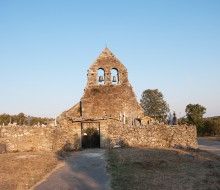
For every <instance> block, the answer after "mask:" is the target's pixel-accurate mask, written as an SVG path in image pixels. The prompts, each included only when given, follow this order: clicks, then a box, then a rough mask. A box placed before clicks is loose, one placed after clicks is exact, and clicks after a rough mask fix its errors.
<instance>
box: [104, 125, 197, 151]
mask: <svg viewBox="0 0 220 190" xmlns="http://www.w3.org/2000/svg"><path fill="white" fill-rule="evenodd" d="M108 137H109V140H110V147H113V146H114V145H117V144H119V145H122V146H123V145H125V146H131V147H141V146H144V147H157V148H169V147H177V146H180V147H185V148H195V149H197V148H198V143H197V131H196V127H195V126H185V125H183V126H181V125H176V126H169V125H148V126H140V127H131V126H128V125H120V126H119V125H109V127H108Z"/></svg>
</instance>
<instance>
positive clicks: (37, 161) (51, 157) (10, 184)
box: [0, 152, 59, 190]
mask: <svg viewBox="0 0 220 190" xmlns="http://www.w3.org/2000/svg"><path fill="white" fill-rule="evenodd" d="M58 163H59V161H58V158H57V156H56V155H55V154H54V153H33V152H28V153H7V154H0V179H1V180H0V189H2V190H3V189H4V190H6V189H7V190H15V189H17V190H26V189H30V188H31V187H32V186H33V185H35V184H36V183H37V182H38V181H40V180H41V179H42V178H43V177H44V176H45V175H46V174H47V173H49V172H50V171H51V170H52V169H53V168H55V167H56V165H57V164H58Z"/></svg>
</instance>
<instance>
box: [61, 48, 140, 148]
mask: <svg viewBox="0 0 220 190" xmlns="http://www.w3.org/2000/svg"><path fill="white" fill-rule="evenodd" d="M87 77H88V82H87V85H86V88H85V90H84V94H83V96H82V98H81V100H80V102H79V103H77V104H76V105H75V106H73V107H72V108H70V109H69V110H68V111H65V112H63V113H62V114H61V116H59V123H60V125H62V126H74V125H76V124H77V125H78V128H79V127H80V129H81V135H80V136H81V138H84V139H86V138H92V137H88V135H89V134H87V132H86V131H88V129H89V128H90V129H91V128H93V129H97V132H96V134H98V135H99V138H100V146H101V147H105V146H106V142H105V141H106V139H108V138H107V136H108V135H107V134H106V129H107V128H108V127H109V125H111V124H113V123H119V124H122V125H123V124H128V125H130V126H132V125H134V124H135V120H136V119H138V118H140V117H142V116H143V115H144V112H143V110H142V108H141V106H140V105H139V103H138V101H137V99H136V96H135V93H134V91H133V89H132V86H131V84H130V83H129V81H128V72H127V69H126V67H125V66H124V65H123V64H122V63H121V62H120V61H119V60H118V59H117V58H116V57H115V55H114V54H113V53H112V52H111V51H110V50H109V49H108V48H105V49H104V50H103V51H102V52H101V54H100V55H99V57H98V58H97V59H96V61H95V62H94V63H93V64H92V66H91V67H90V68H89V70H88V74H87ZM136 122H137V120H136ZM79 131H80V130H79ZM82 143H83V139H81V146H83V144H82ZM85 143H86V142H85ZM85 146H87V145H85ZM90 146H93V145H90Z"/></svg>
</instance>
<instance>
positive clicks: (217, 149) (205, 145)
mask: <svg viewBox="0 0 220 190" xmlns="http://www.w3.org/2000/svg"><path fill="white" fill-rule="evenodd" d="M198 144H199V149H201V150H207V151H209V152H211V153H213V154H216V155H218V156H220V142H219V141H214V140H208V139H204V138H198Z"/></svg>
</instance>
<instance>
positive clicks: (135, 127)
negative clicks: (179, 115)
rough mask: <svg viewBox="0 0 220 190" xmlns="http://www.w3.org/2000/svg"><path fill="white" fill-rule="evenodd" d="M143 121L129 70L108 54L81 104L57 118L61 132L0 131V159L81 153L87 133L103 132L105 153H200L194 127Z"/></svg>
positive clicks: (93, 71)
mask: <svg viewBox="0 0 220 190" xmlns="http://www.w3.org/2000/svg"><path fill="white" fill-rule="evenodd" d="M143 115H144V113H143V110H142V108H141V107H140V105H139V103H138V101H137V100H136V96H135V94H134V92H133V89H132V86H131V84H130V83H129V81H128V72H127V69H126V68H125V66H124V65H123V64H122V63H121V62H120V61H119V60H118V59H117V58H116V57H115V56H114V55H113V54H112V52H111V51H110V50H109V49H108V48H105V49H104V50H103V52H102V53H101V54H100V56H99V57H98V58H97V59H96V61H95V62H94V63H93V64H92V66H91V67H90V68H89V70H88V82H87V86H86V88H85V91H84V94H83V96H82V98H81V100H80V102H79V103H77V104H76V105H75V106H73V107H72V108H70V109H69V110H67V111H65V112H63V113H62V114H61V115H60V116H59V117H58V123H59V125H58V126H56V127H49V126H47V127H28V126H4V127H0V153H2V152H16V151H54V152H56V151H60V150H77V149H80V148H81V147H82V138H83V135H84V134H85V133H84V132H83V129H84V127H85V128H86V127H88V128H96V129H98V131H99V137H100V147H102V148H112V147H114V146H115V145H121V146H130V147H141V146H144V147H158V148H169V147H176V146H181V147H190V148H198V145H197V133H196V127H195V126H179V125H177V126H168V125H163V124H154V125H150V124H148V125H144V126H143V124H141V123H139V122H138V121H140V117H142V116H143Z"/></svg>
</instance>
